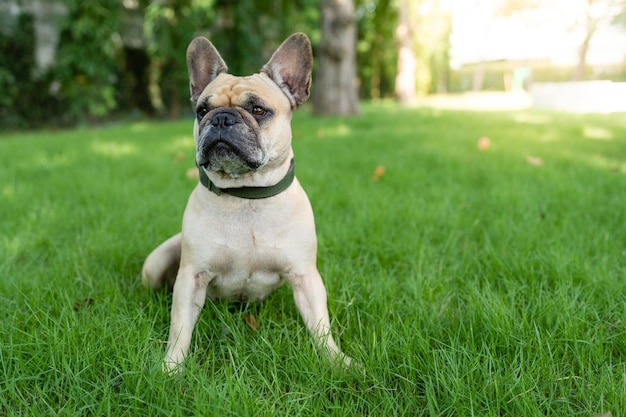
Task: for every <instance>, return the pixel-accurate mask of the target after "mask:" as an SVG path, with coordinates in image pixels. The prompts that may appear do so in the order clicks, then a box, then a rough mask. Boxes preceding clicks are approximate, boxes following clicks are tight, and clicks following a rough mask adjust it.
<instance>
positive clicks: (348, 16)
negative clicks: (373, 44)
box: [313, 0, 359, 116]
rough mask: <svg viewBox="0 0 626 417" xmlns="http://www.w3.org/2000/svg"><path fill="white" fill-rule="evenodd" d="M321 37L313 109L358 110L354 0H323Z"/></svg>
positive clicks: (329, 111) (343, 112)
mask: <svg viewBox="0 0 626 417" xmlns="http://www.w3.org/2000/svg"><path fill="white" fill-rule="evenodd" d="M321 10H322V19H321V21H322V23H321V30H322V39H321V41H320V44H319V45H318V47H317V52H318V54H317V73H316V79H315V82H314V90H313V113H315V114H328V115H340V116H349V115H356V114H358V113H359V101H358V93H357V80H356V19H355V15H354V3H353V0H323V1H322V6H321Z"/></svg>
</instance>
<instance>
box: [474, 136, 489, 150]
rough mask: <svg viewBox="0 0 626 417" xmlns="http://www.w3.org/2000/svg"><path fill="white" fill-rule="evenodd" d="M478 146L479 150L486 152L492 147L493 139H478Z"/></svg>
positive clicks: (484, 137)
mask: <svg viewBox="0 0 626 417" xmlns="http://www.w3.org/2000/svg"><path fill="white" fill-rule="evenodd" d="M476 146H477V147H478V150H481V151H484V150H485V149H487V148H489V147H490V146H491V139H489V138H488V137H487V136H483V137H482V138H480V139H478V144H477V145H476Z"/></svg>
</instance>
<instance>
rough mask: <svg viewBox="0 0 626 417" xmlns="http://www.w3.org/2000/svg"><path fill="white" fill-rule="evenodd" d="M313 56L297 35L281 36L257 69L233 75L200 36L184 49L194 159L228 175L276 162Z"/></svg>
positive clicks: (287, 141) (287, 144)
mask: <svg viewBox="0 0 626 417" xmlns="http://www.w3.org/2000/svg"><path fill="white" fill-rule="evenodd" d="M312 66H313V56H312V53H311V43H310V42H309V39H308V38H307V36H306V35H305V34H303V33H296V34H293V35H291V36H290V37H289V38H287V40H285V41H284V42H283V43H282V45H280V46H279V47H278V49H277V50H276V51H275V52H274V54H273V55H272V57H271V58H270V60H269V61H268V62H267V64H265V65H264V66H263V68H262V69H261V71H260V73H258V74H253V75H250V76H246V77H236V76H233V75H230V74H228V73H227V71H228V67H227V66H226V63H225V62H224V60H223V59H222V57H221V56H220V54H219V52H218V51H217V49H215V47H214V46H213V44H212V43H211V42H209V41H208V40H207V39H206V38H203V37H198V38H195V39H194V40H193V41H192V42H191V43H190V44H189V47H188V48H187V67H188V69H189V79H190V90H191V101H192V103H193V105H194V106H195V111H196V116H197V117H196V122H195V125H194V137H195V141H196V163H197V164H198V166H199V167H201V168H202V169H204V170H205V171H206V172H207V173H210V172H216V173H221V174H222V175H225V176H228V177H230V178H238V177H239V176H241V175H243V174H245V173H248V172H250V171H257V170H262V169H272V167H277V166H280V165H281V164H283V163H284V161H285V159H286V158H288V157H289V156H290V152H291V125H290V123H291V115H292V113H293V111H294V110H295V109H296V108H297V107H298V106H299V105H300V104H302V103H303V102H304V101H305V100H306V99H307V98H308V97H309V92H310V87H311V70H312Z"/></svg>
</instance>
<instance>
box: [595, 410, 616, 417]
mask: <svg viewBox="0 0 626 417" xmlns="http://www.w3.org/2000/svg"><path fill="white" fill-rule="evenodd" d="M593 417H613V414H611V412H610V411H609V412H608V413H602V414H594V415H593Z"/></svg>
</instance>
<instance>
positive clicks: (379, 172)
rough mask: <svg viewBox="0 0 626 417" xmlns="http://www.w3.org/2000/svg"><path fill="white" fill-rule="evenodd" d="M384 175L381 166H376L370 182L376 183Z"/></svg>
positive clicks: (383, 168)
mask: <svg viewBox="0 0 626 417" xmlns="http://www.w3.org/2000/svg"><path fill="white" fill-rule="evenodd" d="M384 174H385V167H384V166H382V165H378V166H377V167H376V169H375V170H374V175H372V180H374V181H378V180H379V179H380V177H382V176H383V175H384Z"/></svg>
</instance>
